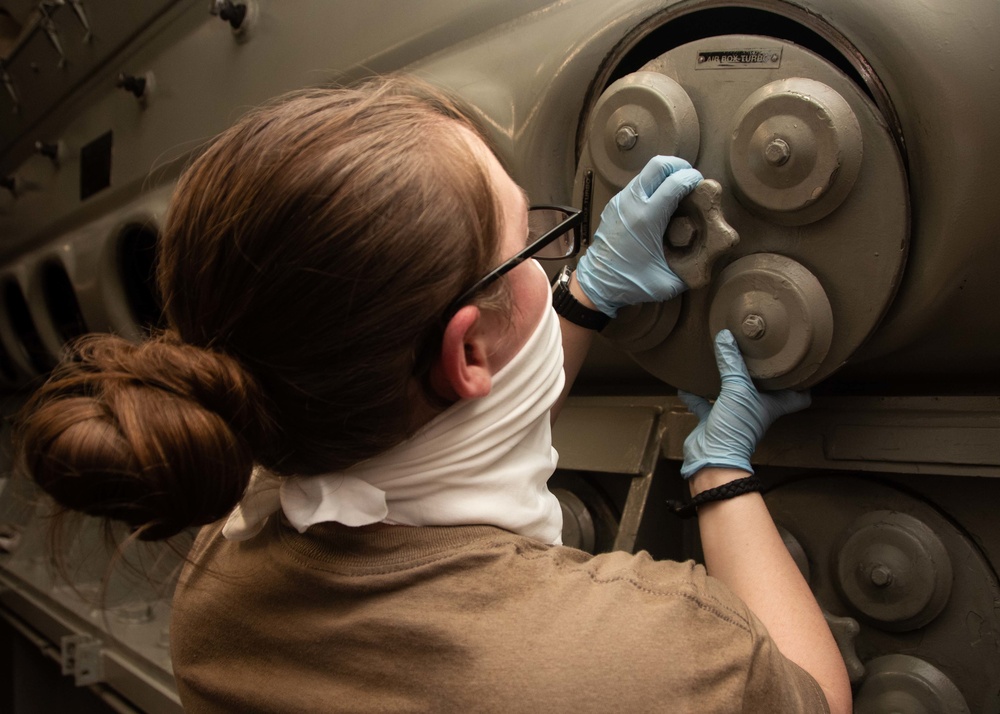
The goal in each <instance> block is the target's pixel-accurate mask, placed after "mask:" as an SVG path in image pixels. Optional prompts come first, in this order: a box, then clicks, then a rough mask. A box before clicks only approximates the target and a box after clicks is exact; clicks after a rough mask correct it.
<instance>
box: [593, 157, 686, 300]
mask: <svg viewBox="0 0 1000 714" xmlns="http://www.w3.org/2000/svg"><path fill="white" fill-rule="evenodd" d="M701 180H702V176H701V173H699V172H698V171H697V170H696V169H693V168H691V164H689V163H688V162H687V161H685V160H684V159H679V158H677V157H676V156H654V157H653V158H652V159H650V160H649V163H647V164H646V166H645V167H644V168H643V170H642V171H640V172H639V175H638V176H636V177H635V178H634V179H632V180H631V181H630V182H629V184H628V186H626V187H625V188H623V189H622V190H621V191H620V192H619V193H618V194H617V195H615V197H614V198H612V199H611V200H610V201H609V202H608V205H607V206H606V207H605V208H604V211H603V212H602V213H601V223H600V225H599V226H598V228H597V232H596V233H595V234H594V240H593V242H592V243H591V245H590V247H589V248H587V252H586V253H584V255H583V257H582V258H580V262H579V263H577V266H576V279H577V281H578V282H579V283H580V287H581V288H582V289H583V292H584V294H585V295H586V296H587V297H588V298H590V299H591V300H592V301H593V303H594V305H596V306H597V309H598V310H600V311H601V312H603V313H604V314H605V315H608V316H609V317H614V316H615V315H617V314H618V308H621V307H625V306H626V305H635V304H637V303H641V302H663V301H665V300H670V299H672V298H675V297H677V296H678V295H680V294H681V293H682V292H684V291H685V290H687V285H685V284H684V281H683V280H681V279H680V278H678V277H677V276H676V275H675V274H674V271H673V270H671V269H670V266H669V265H667V259H666V257H665V256H664V254H663V234H664V232H665V231H666V230H667V223H669V222H670V217H671V216H672V215H673V214H674V211H675V210H677V204H678V203H680V200H681V199H682V198H684V197H685V196H687V195H688V194H689V193H691V191H693V190H694V188H695V187H696V186H697V185H698V184H699V183H700V182H701Z"/></svg>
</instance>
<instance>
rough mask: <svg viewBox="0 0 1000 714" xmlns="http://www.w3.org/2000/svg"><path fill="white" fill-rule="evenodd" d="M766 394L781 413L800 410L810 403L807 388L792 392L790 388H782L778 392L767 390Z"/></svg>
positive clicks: (810, 397)
mask: <svg viewBox="0 0 1000 714" xmlns="http://www.w3.org/2000/svg"><path fill="white" fill-rule="evenodd" d="M767 396H768V397H769V398H770V399H771V402H772V403H773V404H774V405H775V406H776V407H777V409H778V410H779V412H780V413H781V414H792V413H794V412H800V411H802V410H803V409H805V408H806V407H808V406H809V405H810V404H812V396H811V395H810V394H809V390H806V391H804V392H794V391H792V390H791V389H782V390H781V391H778V392H768V394H767Z"/></svg>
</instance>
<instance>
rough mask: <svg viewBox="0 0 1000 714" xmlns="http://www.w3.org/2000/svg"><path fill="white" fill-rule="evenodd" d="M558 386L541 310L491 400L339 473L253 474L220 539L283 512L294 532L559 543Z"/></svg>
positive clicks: (552, 336) (557, 358) (557, 344)
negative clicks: (457, 531) (475, 529)
mask: <svg viewBox="0 0 1000 714" xmlns="http://www.w3.org/2000/svg"><path fill="white" fill-rule="evenodd" d="M564 382H565V376H564V374H563V352H562V335H561V333H560V329H559V318H558V317H557V316H556V313H555V311H554V310H553V309H552V308H551V307H548V308H546V309H545V312H544V314H543V316H542V319H541V322H539V324H538V326H537V327H536V328H535V331H534V333H533V334H532V335H531V337H530V338H528V341H527V342H526V343H525V345H524V347H522V348H521V351H520V352H518V353H517V354H516V355H515V356H514V358H513V359H512V360H511V361H510V362H509V363H508V364H507V365H505V366H504V367H503V368H502V369H501V370H500V371H499V372H497V373H496V374H495V375H494V376H493V386H492V390H491V391H490V394H489V395H488V396H486V397H483V398H481V399H471V400H462V401H459V402H457V403H456V404H453V405H452V406H451V407H449V408H448V409H447V410H445V411H444V412H443V413H441V414H440V415H439V416H438V417H436V418H435V419H433V420H432V421H431V422H429V423H428V424H427V425H425V426H424V427H423V428H422V429H421V430H420V431H418V432H417V433H416V434H415V435H414V436H413V437H412V438H411V439H409V440H407V441H405V442H403V443H402V444H399V445H397V446H395V447H393V448H392V449H390V450H389V451H386V452H385V453H383V454H379V455H378V456H376V457H374V458H372V459H369V460H368V461H364V462H362V463H360V464H356V465H354V466H352V467H351V468H349V469H346V470H345V471H341V472H338V473H331V474H324V475H321V476H310V477H292V478H281V479H279V478H277V477H275V476H274V475H272V474H270V473H268V472H266V471H264V470H263V469H258V470H257V471H256V472H255V473H254V477H253V479H252V480H251V483H250V486H249V488H248V489H247V493H246V495H245V496H244V498H243V500H242V501H241V503H240V505H239V506H237V507H236V509H235V510H234V511H233V513H232V514H231V515H230V517H229V520H228V521H227V522H226V526H225V528H224V529H223V535H224V536H225V537H226V538H228V539H229V540H244V539H247V538H250V537H252V536H254V535H256V534H257V533H258V532H260V530H261V529H262V528H263V526H264V521H265V520H266V519H267V518H268V517H269V516H270V515H271V514H272V513H274V512H276V511H277V510H278V509H279V508H280V509H281V510H283V511H284V513H285V516H286V517H287V518H288V520H289V522H290V523H291V524H292V525H293V526H294V527H295V528H296V529H298V530H299V532H304V531H305V530H306V529H307V528H308V527H309V526H311V525H313V524H314V523H323V522H327V521H335V522H337V523H343V524H345V525H348V526H362V525H368V524H371V523H379V522H383V521H385V522H388V523H394V524H401V525H409V526H454V525H472V524H488V525H494V526H499V527H500V528H504V529H506V530H509V531H512V532H514V533H519V534H521V535H525V536H529V537H532V538H535V539H537V540H540V541H542V542H545V543H554V544H559V543H561V542H562V510H561V508H560V506H559V501H558V500H557V499H556V497H555V496H554V495H552V493H551V492H550V491H549V490H548V487H547V486H546V482H547V481H548V479H549V477H550V476H551V475H552V473H553V471H555V468H556V463H557V460H558V454H557V453H556V450H555V449H554V448H552V432H551V429H550V426H549V411H550V409H551V408H552V405H553V404H555V402H556V399H557V398H558V397H559V394H560V392H561V391H562V388H563V383H564Z"/></svg>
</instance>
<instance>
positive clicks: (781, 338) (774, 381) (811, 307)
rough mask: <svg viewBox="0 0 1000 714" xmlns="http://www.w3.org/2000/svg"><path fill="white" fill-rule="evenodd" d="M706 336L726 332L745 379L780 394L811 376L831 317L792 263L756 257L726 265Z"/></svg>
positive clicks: (816, 286) (826, 342)
mask: <svg viewBox="0 0 1000 714" xmlns="http://www.w3.org/2000/svg"><path fill="white" fill-rule="evenodd" d="M708 325H709V332H710V334H712V335H715V334H717V333H718V332H719V330H722V329H724V328H728V329H729V330H730V331H731V332H732V333H733V335H734V336H735V337H736V342H737V343H738V344H739V346H740V352H742V353H743V358H744V360H745V361H746V365H747V369H748V370H749V371H750V376H751V377H753V378H754V379H755V380H758V382H759V383H760V385H761V386H762V387H764V388H765V389H783V388H785V387H789V386H792V385H796V384H799V383H801V382H803V381H804V380H806V379H807V378H808V377H809V376H810V375H812V374H813V373H814V372H815V371H816V369H817V368H818V367H819V365H820V364H821V363H822V361H823V358H824V357H826V353H827V351H828V350H829V349H830V342H831V340H832V339H833V311H832V309H831V308H830V301H829V300H828V299H827V296H826V291H824V290H823V286H822V285H820V282H819V280H817V278H816V276H814V275H813V274H812V273H811V272H809V271H808V270H807V269H806V268H805V267H803V266H802V265H800V264H799V263H797V262H795V261H794V260H792V259H791V258H788V257H786V256H784V255H778V254H776V253H756V254H754V255H748V256H744V257H743V258H740V259H739V260H736V261H734V262H733V263H730V264H729V265H728V266H726V269H725V270H723V271H722V273H721V274H720V275H719V278H718V280H717V289H716V291H715V295H714V296H713V297H712V301H711V306H710V308H709V312H708Z"/></svg>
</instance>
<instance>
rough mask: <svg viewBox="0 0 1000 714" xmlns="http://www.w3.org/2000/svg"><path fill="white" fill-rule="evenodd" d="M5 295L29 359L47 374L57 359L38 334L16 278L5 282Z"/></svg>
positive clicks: (41, 371)
mask: <svg viewBox="0 0 1000 714" xmlns="http://www.w3.org/2000/svg"><path fill="white" fill-rule="evenodd" d="M3 297H4V302H5V303H6V305H7V316H8V318H10V325H11V327H12V328H13V329H14V334H16V335H17V338H18V339H19V340H20V341H21V345H22V346H23V347H24V351H25V354H27V356H28V361H29V362H31V366H32V367H34V368H35V370H36V371H37V372H39V373H40V374H45V373H46V372H48V371H49V370H51V369H52V368H53V367H55V366H56V361H55V359H54V358H53V357H52V355H51V354H49V351H48V350H47V349H45V345H44V344H43V343H42V338H41V337H40V336H39V335H38V330H37V329H36V328H35V321H34V320H32V319H31V312H30V311H29V310H28V301H27V300H25V299H24V293H23V292H22V291H21V286H20V285H19V284H18V283H17V281H16V280H10V279H8V280H7V281H5V282H4V286H3Z"/></svg>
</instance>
